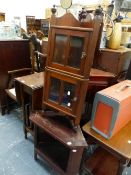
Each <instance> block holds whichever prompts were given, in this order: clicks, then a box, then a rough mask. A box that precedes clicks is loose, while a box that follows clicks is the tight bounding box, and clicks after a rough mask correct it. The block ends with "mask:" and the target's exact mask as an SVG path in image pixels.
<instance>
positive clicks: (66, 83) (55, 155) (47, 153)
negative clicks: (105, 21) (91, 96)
mask: <svg viewBox="0 0 131 175" xmlns="http://www.w3.org/2000/svg"><path fill="white" fill-rule="evenodd" d="M101 29H102V21H101V20H98V19H96V18H94V20H92V21H89V22H79V21H77V20H76V19H75V18H74V17H73V15H72V14H70V13H67V14H65V15H64V16H63V17H60V18H56V17H55V16H54V15H52V18H51V25H50V31H49V40H48V55H47V64H46V68H45V74H44V75H45V76H44V92H43V106H44V109H45V110H44V111H42V112H34V113H32V114H31V115H30V120H31V121H32V122H33V123H34V141H35V151H34V153H35V154H34V157H35V159H36V158H37V154H39V155H40V156H42V157H43V158H44V159H46V160H47V161H48V162H49V163H50V164H51V165H52V166H53V168H55V169H56V170H57V171H58V172H60V174H64V175H76V174H77V173H78V171H79V167H80V162H81V158H82V154H83V151H84V148H85V147H86V146H87V145H86V141H85V139H84V137H83V135H82V132H81V129H80V126H79V124H80V120H81V116H82V110H83V106H84V102H85V97H86V93H87V88H88V82H89V75H90V69H91V66H92V63H93V58H94V53H95V49H96V46H97V44H98V40H99V38H100V37H99V36H100V34H101ZM47 108H49V109H51V111H47Z"/></svg>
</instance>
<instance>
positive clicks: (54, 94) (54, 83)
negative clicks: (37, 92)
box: [49, 78, 61, 102]
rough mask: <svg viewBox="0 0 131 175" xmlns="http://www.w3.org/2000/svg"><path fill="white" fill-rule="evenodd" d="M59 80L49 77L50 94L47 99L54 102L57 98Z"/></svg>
mask: <svg viewBox="0 0 131 175" xmlns="http://www.w3.org/2000/svg"><path fill="white" fill-rule="evenodd" d="M60 84H61V83H60V80H58V79H56V78H51V86H50V94H49V99H50V100H52V101H55V102H58V100H59V92H60Z"/></svg>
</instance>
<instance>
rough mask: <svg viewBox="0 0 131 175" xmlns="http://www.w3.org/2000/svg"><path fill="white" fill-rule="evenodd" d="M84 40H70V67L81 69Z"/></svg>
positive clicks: (75, 38) (73, 38)
mask: <svg viewBox="0 0 131 175" xmlns="http://www.w3.org/2000/svg"><path fill="white" fill-rule="evenodd" d="M83 45H84V38H82V37H77V36H71V38H70V53H69V59H68V65H69V66H71V67H75V68H80V62H81V55H82V51H83Z"/></svg>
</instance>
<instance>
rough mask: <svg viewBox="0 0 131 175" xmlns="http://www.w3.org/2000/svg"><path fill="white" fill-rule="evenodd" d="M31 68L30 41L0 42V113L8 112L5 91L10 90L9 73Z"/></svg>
mask: <svg viewBox="0 0 131 175" xmlns="http://www.w3.org/2000/svg"><path fill="white" fill-rule="evenodd" d="M22 68H31V61H30V51H29V41H28V40H6V41H0V111H1V113H2V115H3V114H4V113H5V110H6V104H7V103H6V98H5V97H6V95H5V93H6V92H5V89H7V88H8V80H9V79H8V78H9V77H8V76H9V75H8V71H12V70H17V69H22Z"/></svg>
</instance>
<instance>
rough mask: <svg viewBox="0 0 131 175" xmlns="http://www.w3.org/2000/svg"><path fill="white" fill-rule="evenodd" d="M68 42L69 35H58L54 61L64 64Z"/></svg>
mask: <svg viewBox="0 0 131 175" xmlns="http://www.w3.org/2000/svg"><path fill="white" fill-rule="evenodd" d="M66 43H67V36H65V35H56V37H55V51H54V58H53V62H56V63H59V64H64V59H65V48H66Z"/></svg>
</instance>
